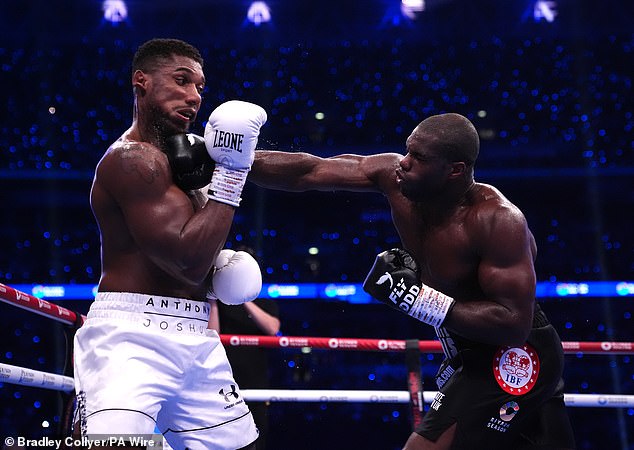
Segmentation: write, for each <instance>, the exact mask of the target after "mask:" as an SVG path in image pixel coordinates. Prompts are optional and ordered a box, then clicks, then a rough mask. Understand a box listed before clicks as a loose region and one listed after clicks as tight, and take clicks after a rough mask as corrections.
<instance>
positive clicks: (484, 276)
mask: <svg viewBox="0 0 634 450" xmlns="http://www.w3.org/2000/svg"><path fill="white" fill-rule="evenodd" d="M487 222H489V223H488V225H487V226H486V227H485V228H486V231H484V234H485V235H484V236H483V237H482V239H483V241H482V244H481V249H480V251H481V262H480V264H479V268H478V282H479V284H480V287H481V290H482V293H483V298H484V299H483V300H477V301H462V302H461V301H460V299H456V300H458V301H457V302H456V305H455V307H454V309H453V310H452V312H451V314H449V316H448V317H447V319H446V321H445V323H444V326H445V327H447V328H448V329H450V330H452V331H455V332H456V333H458V334H460V335H461V336H464V337H466V338H468V339H471V340H475V341H479V342H485V343H489V344H494V345H521V344H522V343H524V342H525V340H526V338H527V337H528V333H529V332H530V329H531V326H532V319H533V308H534V301H535V300H534V299H535V284H536V278H535V269H534V265H533V260H534V255H535V251H536V250H535V241H534V239H533V236H532V234H531V233H530V231H529V229H528V226H527V224H526V220H525V218H524V216H523V215H522V213H521V212H520V211H519V210H517V209H516V208H514V207H510V208H507V207H504V208H502V209H499V210H498V211H496V212H495V213H494V214H493V215H492V216H491V218H490V219H488V220H487Z"/></svg>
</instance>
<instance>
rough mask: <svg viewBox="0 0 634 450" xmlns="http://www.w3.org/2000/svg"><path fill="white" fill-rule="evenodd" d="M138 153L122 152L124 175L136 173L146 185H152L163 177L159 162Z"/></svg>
mask: <svg viewBox="0 0 634 450" xmlns="http://www.w3.org/2000/svg"><path fill="white" fill-rule="evenodd" d="M144 156H145V155H143V154H140V153H139V152H138V151H134V152H132V151H129V152H121V158H120V163H121V169H122V170H123V172H124V173H128V174H133V173H136V174H137V175H138V176H139V178H141V179H142V180H143V181H144V182H145V183H147V184H152V183H154V180H156V179H157V178H159V177H160V176H161V172H160V171H159V170H158V164H157V161H156V160H155V159H154V157H152V156H150V157H149V158H146V157H144Z"/></svg>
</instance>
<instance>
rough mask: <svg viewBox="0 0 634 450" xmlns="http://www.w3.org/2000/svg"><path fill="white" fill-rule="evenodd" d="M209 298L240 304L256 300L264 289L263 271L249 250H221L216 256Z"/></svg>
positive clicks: (225, 302) (229, 303) (228, 303)
mask: <svg viewBox="0 0 634 450" xmlns="http://www.w3.org/2000/svg"><path fill="white" fill-rule="evenodd" d="M214 265H215V267H216V269H215V272H214V274H213V275H212V277H211V287H210V288H209V292H207V298H208V299H212V300H213V299H217V300H220V301H221V302H222V303H224V304H226V305H240V304H242V303H246V302H250V301H251V300H255V299H256V298H257V296H258V295H260V291H261V290H262V273H261V272H260V266H259V265H258V263H257V261H256V260H255V259H254V258H253V256H251V255H249V254H248V253H247V252H242V251H239V252H235V251H233V250H230V249H227V248H226V249H224V250H221V251H220V253H219V254H218V258H216V262H215V264H214Z"/></svg>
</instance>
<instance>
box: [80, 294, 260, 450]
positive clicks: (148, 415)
mask: <svg viewBox="0 0 634 450" xmlns="http://www.w3.org/2000/svg"><path fill="white" fill-rule="evenodd" d="M208 319H209V305H208V304H207V303H205V302H197V301H192V300H185V299H177V298H171V297H160V296H152V295H146V294H130V293H113V292H105V293H98V294H97V297H96V299H95V302H94V303H93V304H92V306H91V308H90V312H89V313H88V320H87V322H86V324H85V325H84V326H83V327H82V328H80V329H79V330H78V332H77V344H76V346H75V375H76V376H77V383H76V384H77V385H76V390H77V404H78V407H77V416H76V419H77V420H78V422H79V424H80V427H81V428H82V435H88V436H90V435H108V434H111V433H113V432H114V433H117V434H145V435H149V434H152V433H153V432H154V430H155V426H156V427H157V428H158V429H159V431H161V433H163V434H164V436H165V438H166V439H167V441H168V442H169V443H170V445H171V446H172V447H173V448H175V449H184V448H190V449H230V448H240V447H244V446H246V445H247V444H249V443H251V442H253V441H254V440H255V439H256V438H257V430H256V428H255V424H254V422H253V420H252V417H251V413H250V411H249V409H248V407H247V405H246V404H245V402H244V399H243V398H242V396H241V395H240V390H239V389H238V386H237V385H236V382H235V381H234V379H233V375H232V372H231V367H230V366H229V362H228V360H227V357H226V354H225V350H224V348H223V347H222V344H221V343H220V339H219V337H218V335H217V334H216V332H215V331H213V330H209V329H207V321H208ZM94 349H99V350H100V351H93V350H94Z"/></svg>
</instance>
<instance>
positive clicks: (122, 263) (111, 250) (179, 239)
mask: <svg viewBox="0 0 634 450" xmlns="http://www.w3.org/2000/svg"><path fill="white" fill-rule="evenodd" d="M132 82H133V87H134V89H135V93H136V96H135V102H136V103H135V114H134V119H133V122H132V125H131V127H130V128H129V129H128V130H127V131H126V132H125V133H123V135H122V136H121V137H120V138H119V139H118V140H117V141H116V142H114V143H113V144H112V145H111V146H110V148H108V150H107V151H106V153H105V154H104V156H103V157H102V159H101V161H100V162H99V164H98V165H97V170H96V173H95V178H94V181H93V185H92V189H91V194H90V204H91V207H92V210H93V213H94V215H95V218H96V220H97V223H98V224H99V229H100V232H101V244H102V254H101V259H102V275H101V280H100V282H99V290H100V291H122V292H138V293H147V294H155V295H164V296H171V297H177V298H190V299H194V300H200V301H205V294H206V290H207V284H208V280H207V279H208V276H209V273H210V270H211V268H212V265H213V262H214V261H215V259H216V256H217V254H218V252H219V251H220V249H221V248H222V246H223V245H224V243H225V240H226V238H227V235H228V233H229V230H230V227H231V223H232V221H233V216H234V212H235V208H233V207H231V206H229V205H226V204H223V203H218V202H211V201H210V202H205V200H203V199H200V198H196V197H195V196H194V195H193V193H189V194H190V195H188V194H186V193H184V192H183V191H182V190H180V189H179V188H178V187H177V186H176V185H175V184H174V183H173V181H172V172H171V169H170V166H169V162H168V160H167V157H166V155H165V154H164V153H163V152H162V151H161V150H160V147H161V145H162V142H163V141H164V139H165V138H166V137H167V136H169V135H171V134H175V133H185V132H187V131H188V130H189V128H190V125H191V124H192V123H193V122H194V120H195V119H196V114H197V113H198V110H199V108H200V104H201V95H200V94H201V92H202V89H203V87H204V83H205V78H204V75H203V71H202V67H201V65H200V64H199V63H198V62H196V61H194V60H192V59H190V58H187V57H184V56H172V57H171V58H168V59H163V60H162V63H161V64H159V65H158V67H157V68H156V69H154V70H152V71H149V72H142V71H136V72H135V73H134V74H133V78H132Z"/></svg>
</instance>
